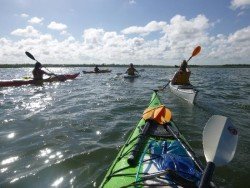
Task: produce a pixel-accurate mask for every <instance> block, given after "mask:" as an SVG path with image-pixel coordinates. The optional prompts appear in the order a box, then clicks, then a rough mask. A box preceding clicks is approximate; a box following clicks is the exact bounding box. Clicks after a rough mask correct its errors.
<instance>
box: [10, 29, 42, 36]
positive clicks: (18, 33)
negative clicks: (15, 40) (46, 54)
mask: <svg viewBox="0 0 250 188" xmlns="http://www.w3.org/2000/svg"><path fill="white" fill-rule="evenodd" d="M11 35H15V36H20V37H37V36H39V32H38V31H37V30H36V29H34V27H32V26H27V27H26V28H25V29H16V30H14V31H12V32H11Z"/></svg>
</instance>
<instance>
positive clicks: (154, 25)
mask: <svg viewBox="0 0 250 188" xmlns="http://www.w3.org/2000/svg"><path fill="white" fill-rule="evenodd" d="M165 26H166V22H156V21H151V22H149V23H148V24H147V25H145V26H144V27H139V26H132V27H128V28H126V29H124V30H122V31H121V32H122V33H123V34H140V35H144V36H145V35H148V34H150V33H151V32H155V31H159V30H163V29H164V27H165Z"/></svg>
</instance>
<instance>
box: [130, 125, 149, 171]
mask: <svg viewBox="0 0 250 188" xmlns="http://www.w3.org/2000/svg"><path fill="white" fill-rule="evenodd" d="M149 126H150V123H149V122H146V124H145V125H144V127H143V130H142V133H141V134H140V135H139V136H138V137H139V138H138V140H137V143H136V144H135V146H134V148H133V149H132V151H131V155H130V156H129V158H128V160H127V162H128V164H129V165H130V166H135V165H136V164H137V163H138V160H139V158H140V156H141V155H140V154H141V153H142V152H141V150H142V149H143V148H144V147H143V146H144V145H145V143H146V140H147V132H148V130H149Z"/></svg>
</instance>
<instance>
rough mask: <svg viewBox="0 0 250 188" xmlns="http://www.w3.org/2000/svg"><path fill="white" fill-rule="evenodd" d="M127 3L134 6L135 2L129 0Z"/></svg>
mask: <svg viewBox="0 0 250 188" xmlns="http://www.w3.org/2000/svg"><path fill="white" fill-rule="evenodd" d="M128 3H129V4H131V5H133V4H136V1H135V0H129V1H128Z"/></svg>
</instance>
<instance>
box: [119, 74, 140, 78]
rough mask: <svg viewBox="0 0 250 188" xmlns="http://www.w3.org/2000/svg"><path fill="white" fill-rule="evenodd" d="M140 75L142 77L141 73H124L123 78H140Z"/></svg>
mask: <svg viewBox="0 0 250 188" xmlns="http://www.w3.org/2000/svg"><path fill="white" fill-rule="evenodd" d="M138 77H140V75H139V74H135V75H129V74H123V78H138Z"/></svg>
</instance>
